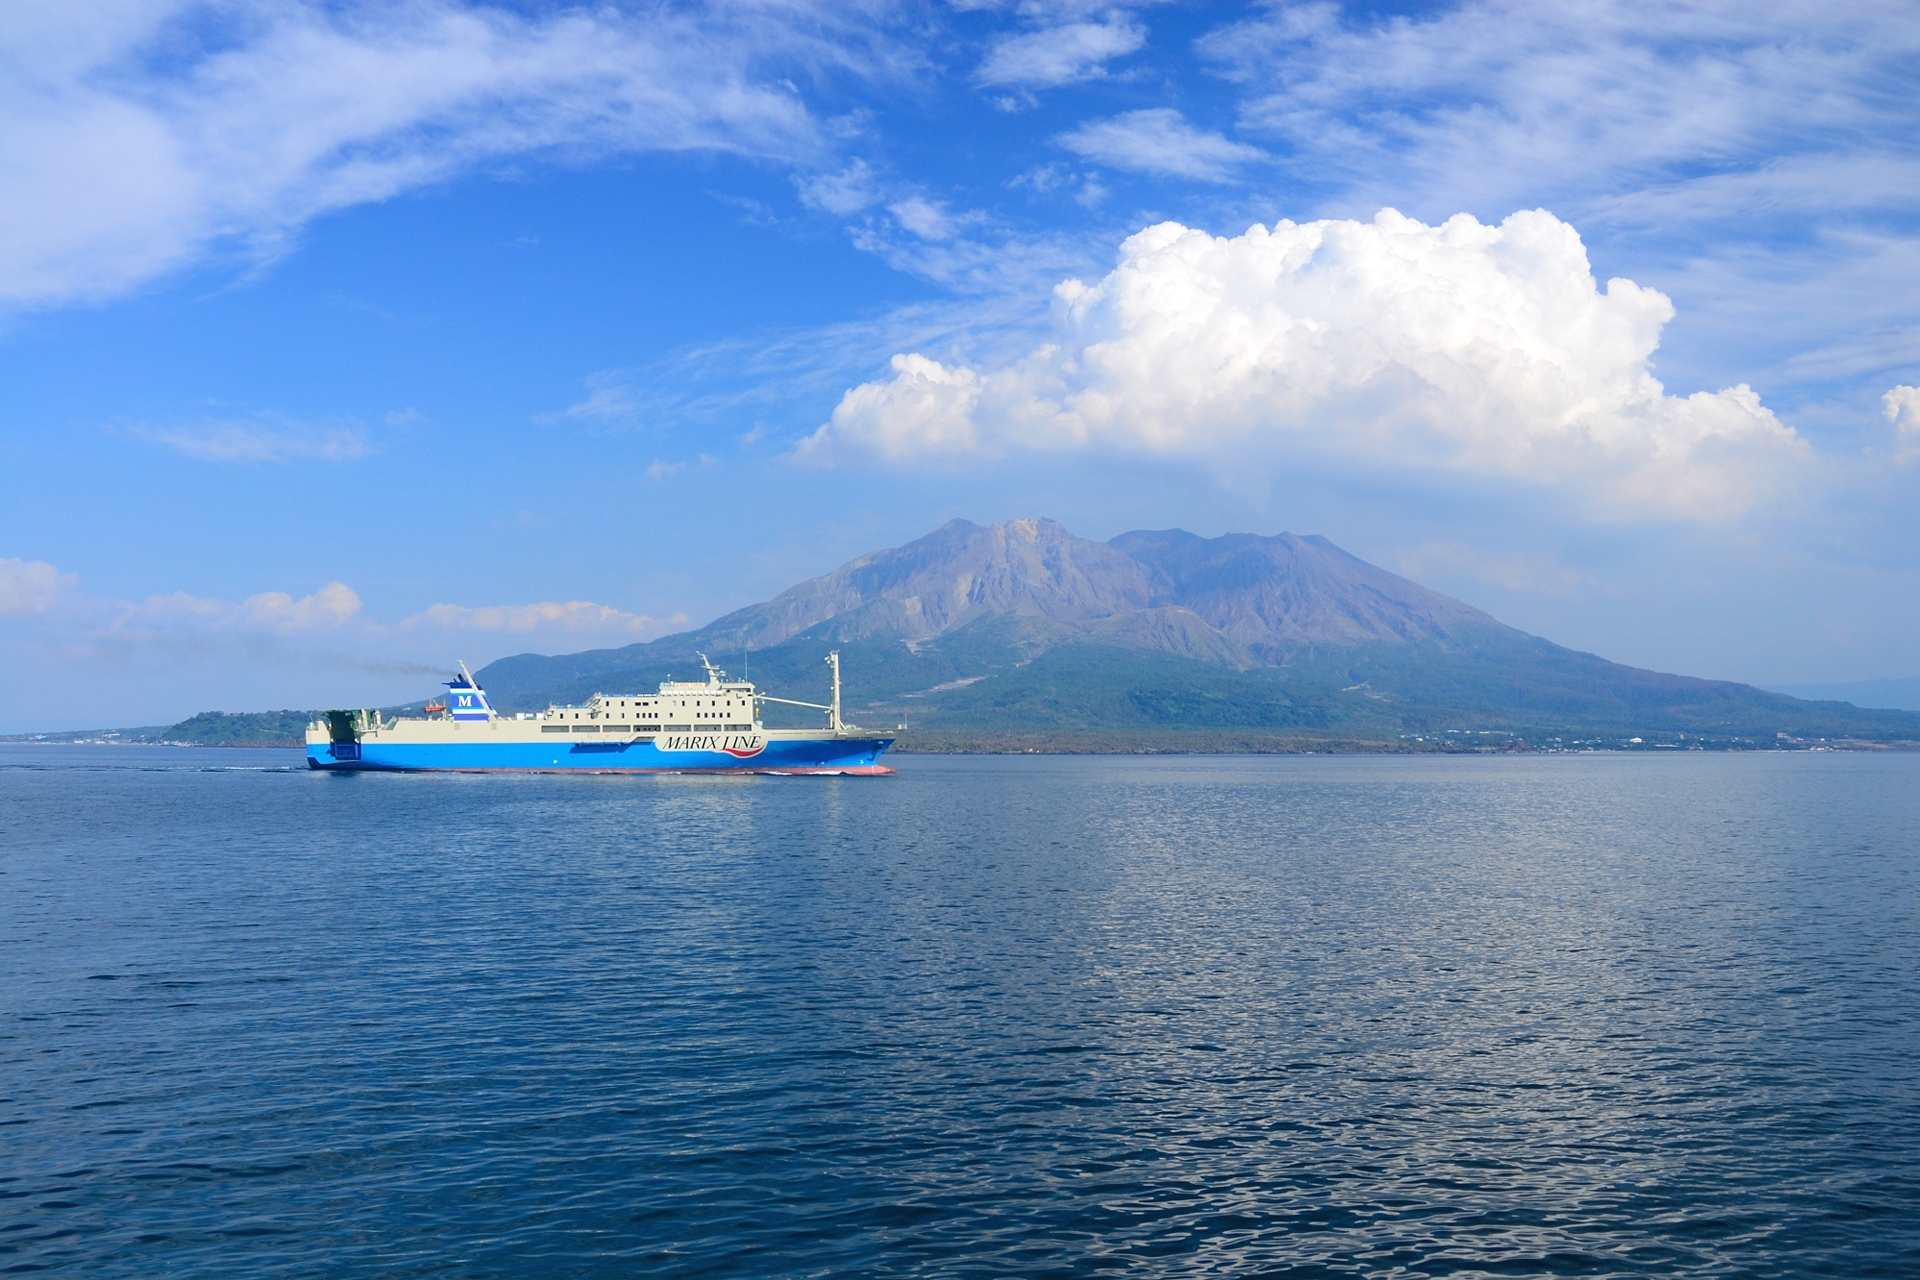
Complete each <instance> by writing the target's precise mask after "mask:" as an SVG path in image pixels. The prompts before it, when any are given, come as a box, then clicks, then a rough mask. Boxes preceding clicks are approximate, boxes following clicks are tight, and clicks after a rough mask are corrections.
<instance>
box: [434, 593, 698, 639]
mask: <svg viewBox="0 0 1920 1280" xmlns="http://www.w3.org/2000/svg"><path fill="white" fill-rule="evenodd" d="M686 620H687V618H686V615H685V614H674V615H673V616H672V617H668V618H655V617H649V616H648V615H646V614H643V613H627V612H625V611H623V610H620V609H615V608H613V607H611V606H609V605H604V604H595V603H593V602H592V601H591V600H569V601H567V602H566V603H564V604H559V603H553V602H550V601H541V602H539V603H536V604H515V605H482V606H479V607H476V608H469V607H467V606H465V605H457V604H436V605H429V606H428V607H427V608H425V609H423V610H421V611H420V612H419V613H416V614H413V615H411V616H410V617H406V618H403V619H401V620H400V624H399V625H400V629H401V630H402V631H420V630H424V629H438V630H442V631H479V632H496V631H505V632H515V633H525V632H531V631H545V630H551V631H559V632H568V633H578V632H595V633H599V632H605V633H614V634H620V635H627V636H637V635H641V634H643V633H645V632H648V631H657V630H659V629H660V628H662V627H665V626H671V625H676V624H679V623H684V622H685V621H686Z"/></svg>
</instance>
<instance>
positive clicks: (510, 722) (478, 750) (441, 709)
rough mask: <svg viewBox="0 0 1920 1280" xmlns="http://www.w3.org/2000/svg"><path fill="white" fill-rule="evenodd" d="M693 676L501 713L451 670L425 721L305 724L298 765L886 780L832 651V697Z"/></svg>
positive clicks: (376, 718)
mask: <svg viewBox="0 0 1920 1280" xmlns="http://www.w3.org/2000/svg"><path fill="white" fill-rule="evenodd" d="M700 664H701V665H702V666H703V667H705V668H706V671H707V678H706V679H705V680H704V681H673V680H668V681H666V682H664V683H662V684H661V686H660V691H659V692H658V693H653V694H624V695H618V696H615V695H610V694H604V693H596V694H594V695H593V697H592V698H590V699H588V700H587V702H586V704H585V705H584V706H578V707H573V706H568V707H561V706H550V707H548V708H547V709H546V710H545V711H540V712H522V713H520V714H517V715H503V714H501V713H500V712H498V711H496V710H494V707H493V704H492V702H491V701H489V699H488V698H487V693H486V690H484V689H482V688H481V687H480V685H479V683H478V682H477V681H475V680H474V678H473V675H472V673H471V672H469V671H468V670H467V665H466V663H464V662H463V663H460V664H459V667H460V674H459V676H458V677H456V678H455V679H453V680H449V681H448V682H447V696H446V698H445V699H444V700H440V701H436V702H432V703H429V704H428V705H427V706H426V708H425V711H426V715H425V716H387V715H383V714H382V713H381V712H379V711H370V710H366V709H364V708H363V709H360V710H357V711H329V712H327V713H326V714H325V715H324V716H321V717H320V718H319V719H316V720H315V721H314V722H313V723H312V724H310V725H308V726H307V766H308V767H309V768H312V769H328V770H336V771H355V770H387V771H401V772H414V771H435V772H453V773H770V774H789V773H799V774H854V775H875V774H889V773H892V772H893V770H892V769H890V768H888V767H887V766H886V765H883V764H881V763H880V753H881V752H883V751H885V750H886V749H887V748H888V747H890V746H892V745H893V742H894V740H893V738H891V737H884V736H881V735H878V734H875V733H873V732H871V731H869V730H864V729H861V728H860V727H858V726H857V725H851V724H848V723H847V722H846V721H845V720H844V719H843V718H842V717H841V715H840V654H839V652H838V651H837V650H836V651H835V652H833V653H830V654H828V655H827V665H828V666H830V667H831V668H832V669H833V700H832V701H831V702H824V703H822V702H797V701H795V700H794V699H792V698H776V697H774V696H772V695H771V694H766V693H761V692H759V691H758V690H757V689H755V688H754V687H753V685H752V684H751V683H749V682H748V681H746V680H730V679H728V678H727V673H726V672H724V671H722V670H720V669H719V668H717V667H715V666H714V665H713V664H712V663H711V662H708V661H707V656H706V655H705V654H701V655H700ZM769 702H774V703H780V704H781V705H783V706H789V707H807V708H811V709H813V710H815V711H822V712H825V713H826V727H825V728H824V729H821V728H815V729H769V728H767V727H766V726H765V725H763V724H762V723H761V706H762V704H764V703H769Z"/></svg>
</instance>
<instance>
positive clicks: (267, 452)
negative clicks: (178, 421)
mask: <svg viewBox="0 0 1920 1280" xmlns="http://www.w3.org/2000/svg"><path fill="white" fill-rule="evenodd" d="M132 434H133V435H135V436H138V437H139V438H140V439H142V440H147V441H150V442H152V443H154V444H158V445H164V446H166V447H167V448H169V449H172V450H174V451H176V452H178V453H184V454H186V455H187V456H188V457H190V458H198V459H200V460H201V461H203V462H353V461H357V460H358V459H361V458H364V457H366V456H367V455H368V454H369V453H371V452H372V451H373V450H372V449H371V448H370V447H369V445H368V444H367V433H366V432H365V431H363V430H361V429H360V428H359V427H345V426H305V425H301V424H299V423H282V424H278V425H275V426H271V427H267V426H261V425H259V424H257V423H243V422H207V423H202V424H200V425H199V426H194V427H179V428H170V429H161V428H153V427H134V428H132Z"/></svg>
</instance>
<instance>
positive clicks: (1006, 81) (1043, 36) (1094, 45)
mask: <svg viewBox="0 0 1920 1280" xmlns="http://www.w3.org/2000/svg"><path fill="white" fill-rule="evenodd" d="M1146 43H1147V31H1146V28H1145V27H1143V26H1141V25H1140V24H1139V22H1137V21H1135V20H1134V19H1132V18H1130V17H1128V16H1126V15H1125V14H1120V13H1113V14H1109V15H1107V16H1106V17H1105V18H1104V19H1103V20H1102V21H1099V22H1065V23H1061V24H1059V25H1057V26H1050V27H1044V28H1042V29H1040V30H1038V31H1026V32H1021V33H1019V34H1017V35H1006V36H1002V37H1000V39H998V40H997V41H995V42H994V44H993V47H992V48H990V49H989V50H988V51H987V56H986V58H985V59H984V60H983V61H982V62H981V64H980V68H979V70H978V71H976V72H975V73H974V78H975V79H976V80H978V81H979V82H980V83H981V84H985V85H993V86H997V87H1007V88H1019V89H1050V88H1053V87H1055V86H1057V85H1063V84H1072V83H1074V82H1075V81H1079V80H1090V79H1094V78H1096V77H1099V76H1102V75H1105V74H1106V66H1107V63H1109V62H1111V61H1113V60H1114V59H1115V58H1123V57H1125V56H1127V55H1128V54H1130V53H1136V52H1138V51H1139V50H1140V49H1141V48H1142V47H1144V46H1145V45H1146Z"/></svg>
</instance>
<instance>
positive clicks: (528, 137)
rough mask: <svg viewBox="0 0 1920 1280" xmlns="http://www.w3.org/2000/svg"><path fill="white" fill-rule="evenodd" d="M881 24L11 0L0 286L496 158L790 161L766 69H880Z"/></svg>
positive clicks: (814, 15) (262, 229) (799, 18)
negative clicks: (697, 153)
mask: <svg viewBox="0 0 1920 1280" xmlns="http://www.w3.org/2000/svg"><path fill="white" fill-rule="evenodd" d="M884 25H885V24H884V23H883V22H881V21H880V20H879V15H878V14H877V13H871V12H865V11H864V10H863V9H861V8H860V7H854V8H851V9H847V10H844V11H835V10H822V9H815V8H809V7H787V6H782V5H779V4H761V5H745V6H715V7H710V8H664V9H663V8H648V9H646V10H645V11H643V12H640V13H636V14H634V15H631V16H627V15H622V14H621V13H619V12H618V11H617V10H614V9H612V8H605V7H603V8H592V9H589V8H573V9H563V10H558V11H553V12H551V13H550V14H549V15H548V16H544V17H539V18H531V17H522V16H518V15H516V14H514V13H512V12H510V11H508V10H506V9H503V8H490V7H479V6H468V5H464V4H461V3H458V2H457V0H416V2H414V3H409V4H404V5H388V6H378V5H371V4H368V5H361V4H356V3H347V4H329V3H320V2H319V0H278V2H276V3H273V4H267V5H255V6H251V7H244V8H242V9H234V8H233V7H232V6H229V5H226V4H223V3H219V2H218V0H148V2H147V3H143V4H134V5H126V4H109V3H103V2H102V3H85V2H83V0H18V2H17V3H15V4H14V5H12V6H10V7H9V9H8V15H7V21H6V22H5V23H4V24H0V64H4V65H5V66H6V67H7V68H8V70H7V72H6V74H5V77H4V79H3V80H0V116H4V118H5V119H6V120H7V121H8V127H7V128H6V129H5V130H0V187H4V189H5V190H7V191H10V192H13V193H16V194H17V195H20V196H22V198H17V199H12V200H8V201H5V202H0V301H6V302H12V303H14V304H16V305H18V304H34V303H48V302H59V301H63V300H69V299H75V298H88V297H102V296H110V295H113V294H116V293H119V292H122V291H124V290H126V289H128V288H130V287H133V286H135V285H137V284H139V283H140V282H142V281H144V280H148V279H151V278H152V277H154V276H156V275H160V274H162V273H165V272H167V271H171V270H174V269H177V268H179V267H181V266H183V265H185V264H187V263H190V262H192V261H193V260H195V259H196V258H198V257H200V256H201V255H202V254H204V253H205V252H207V251H208V250H209V249H210V248H212V247H214V246H217V245H220V244H223V243H224V244H234V245H238V246H240V247H242V248H245V249H246V250H248V251H249V252H252V253H255V254H263V253H271V252H273V251H274V249H275V247H276V246H278V245H280V244H282V243H283V242H284V241H285V240H286V239H287V238H288V237H289V236H290V235H291V234H292V233H293V232H295V231H296V230H297V229H298V228H299V227H300V226H301V225H302V224H304V223H305V222H306V221H307V220H309V219H311V218H313V217H315V216H316V215H318V214H321V213H324V212H326V211H328V210H332V209H338V208H342V207H344V206H348V205H352V204H356V203H361V202H365V201H375V200H382V199H385V198H387V197H389V196H392V195H394V194H395V193H397V192H400V191H404V190H406V189H408V188H410V187H414V186H418V185H420V184H422V183H427V182H433V181H437V180H440V179H443V178H446V177H449V176H451V175H454V174H457V173H459V172H461V171H463V170H465V169H468V168H471V167H472V166H474V165H476V164H480V163H484V162H486V161H488V160H490V159H493V158H498V157H506V156H514V155H520V154H525V153H528V152H540V151H547V152H564V153H576V154H577V153H592V152H604V151H618V150H660V151H686V150H722V151H732V152H737V153H743V154H748V155H754V156H762V157H771V158H776V159H782V160H790V161H806V162H809V163H811V162H812V161H813V160H814V159H815V158H817V157H818V156H820V155H822V154H823V153H824V148H823V143H822V140H821V137H820V136H819V132H818V130H817V128H816V125H815V122H814V121H813V119H812V117H811V116H810V114H809V112H808V110H807V109H806V107H805V105H804V104H803V102H802V101H801V99H800V97H799V95H798V93H797V92H796V91H795V90H794V88H793V87H792V85H791V84H790V83H789V82H787V81H785V80H783V79H781V78H779V76H780V73H781V71H783V70H793V71H794V72H795V73H796V74H797V73H799V72H800V70H801V69H803V68H804V69H808V70H810V71H812V72H813V73H816V74H826V73H827V72H828V71H829V70H830V69H831V70H832V71H833V72H834V73H835V74H845V73H847V72H849V71H851V72H852V73H853V74H855V75H863V76H886V75H891V74H895V73H896V72H897V70H898V68H897V67H893V66H892V65H891V64H890V63H889V59H890V58H892V57H894V56H895V54H894V51H893V50H892V49H891V48H890V47H888V46H886V45H885V37H884V36H883V35H882V34H881V31H882V29H883V27H884ZM208 32H217V33H218V38H217V39H210V38H209V37H208V34H207V33H208ZM763 67H765V70H763V69H762V68H763ZM29 193H30V194H29Z"/></svg>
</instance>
